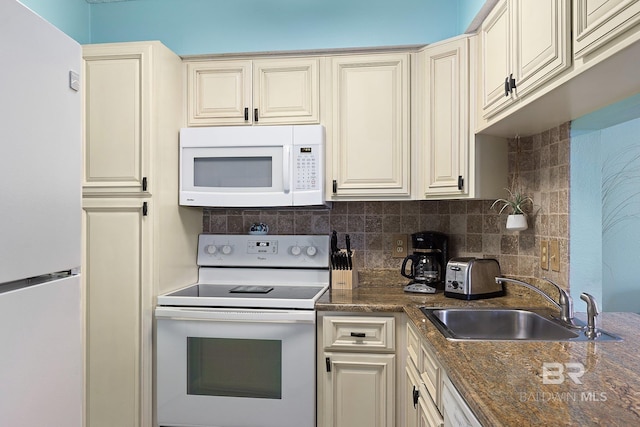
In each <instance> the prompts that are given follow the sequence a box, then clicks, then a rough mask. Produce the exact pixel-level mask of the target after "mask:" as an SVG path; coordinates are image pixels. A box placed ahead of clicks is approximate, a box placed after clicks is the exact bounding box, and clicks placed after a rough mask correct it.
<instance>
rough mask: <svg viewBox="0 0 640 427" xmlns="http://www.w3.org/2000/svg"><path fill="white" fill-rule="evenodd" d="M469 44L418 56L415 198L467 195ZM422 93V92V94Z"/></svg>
mask: <svg viewBox="0 0 640 427" xmlns="http://www.w3.org/2000/svg"><path fill="white" fill-rule="evenodd" d="M468 43H469V40H468V38H467V37H462V38H458V39H456V40H454V41H448V42H445V43H441V44H438V45H436V46H434V47H428V48H426V49H425V50H424V51H422V52H421V53H420V55H419V60H420V61H421V63H422V66H423V69H424V72H425V75H424V78H423V79H422V81H423V84H424V85H425V91H424V92H423V93H424V96H425V98H424V100H423V103H424V113H422V123H423V129H424V135H423V141H424V143H423V145H422V147H421V148H422V149H423V150H422V153H421V156H420V160H421V161H420V165H421V167H419V168H417V169H418V175H419V176H420V187H419V188H421V194H420V198H428V197H430V196H438V195H450V196H460V195H464V194H465V193H467V188H468V186H466V185H465V181H467V184H468V179H469V177H468V172H467V170H468V167H467V159H468V155H469V153H468V146H469V95H470V93H469V63H468V58H469V48H468ZM421 93H422V91H421Z"/></svg>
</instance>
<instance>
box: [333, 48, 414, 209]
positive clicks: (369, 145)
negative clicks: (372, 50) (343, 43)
mask: <svg viewBox="0 0 640 427" xmlns="http://www.w3.org/2000/svg"><path fill="white" fill-rule="evenodd" d="M330 67H331V84H330V85H331V90H330V91H329V93H328V94H327V95H328V97H330V98H331V100H330V102H329V104H330V107H331V109H332V113H331V115H330V116H331V123H330V124H328V126H327V192H328V195H327V197H328V198H329V199H332V200H348V199H352V200H353V199H361V200H362V199H371V200H373V199H379V200H382V199H407V198H409V196H410V190H411V189H410V182H409V181H410V170H409V159H410V145H409V143H410V131H409V105H410V101H409V95H410V94H409V76H410V71H409V67H410V55H409V54H408V53H389V54H371V55H353V56H336V57H333V58H331V63H330Z"/></svg>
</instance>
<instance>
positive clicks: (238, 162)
mask: <svg viewBox="0 0 640 427" xmlns="http://www.w3.org/2000/svg"><path fill="white" fill-rule="evenodd" d="M272 171H273V158H272V157H269V156H266V157H196V158H194V159H193V175H194V176H193V179H194V181H193V184H194V186H195V187H213V188H225V187H226V188H229V187H249V188H252V187H253V188H271V187H272V186H273V184H272V181H273V179H272V178H273V172H272Z"/></svg>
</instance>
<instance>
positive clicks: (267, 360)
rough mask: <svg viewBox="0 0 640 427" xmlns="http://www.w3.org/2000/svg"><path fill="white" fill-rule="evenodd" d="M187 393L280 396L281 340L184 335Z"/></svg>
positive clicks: (260, 396)
mask: <svg viewBox="0 0 640 427" xmlns="http://www.w3.org/2000/svg"><path fill="white" fill-rule="evenodd" d="M187 394H196V395H206V396H232V397H253V398H262V399H281V398H282V341H279V340H260V339H231V338H199V337H187Z"/></svg>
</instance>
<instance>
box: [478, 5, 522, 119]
mask: <svg viewBox="0 0 640 427" xmlns="http://www.w3.org/2000/svg"><path fill="white" fill-rule="evenodd" d="M480 38H481V45H482V50H481V53H480V56H481V64H482V65H481V69H482V80H481V84H482V107H483V109H484V116H485V117H490V116H492V115H494V114H496V113H497V112H499V111H501V110H502V109H503V108H504V107H506V106H507V105H509V104H510V103H511V102H512V97H511V95H510V94H508V93H507V94H505V79H507V78H508V77H510V75H512V74H513V73H514V70H513V69H512V59H511V42H512V40H511V3H510V2H509V1H507V0H502V1H501V2H500V3H498V4H497V5H496V6H495V8H494V9H493V11H492V12H491V14H489V16H488V17H487V18H486V19H485V21H484V23H483V24H482V28H481V29H480ZM513 77H514V78H517V76H513Z"/></svg>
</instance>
